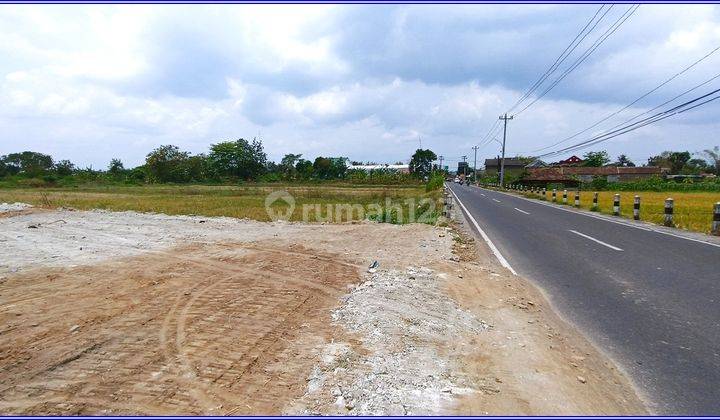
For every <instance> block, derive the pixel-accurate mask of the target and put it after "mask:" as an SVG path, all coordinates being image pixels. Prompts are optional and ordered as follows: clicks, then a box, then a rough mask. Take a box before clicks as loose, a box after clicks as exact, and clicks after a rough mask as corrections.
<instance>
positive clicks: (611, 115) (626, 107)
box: [533, 46, 720, 152]
mask: <svg viewBox="0 0 720 420" xmlns="http://www.w3.org/2000/svg"><path fill="white" fill-rule="evenodd" d="M718 50H720V46H718V47H717V48H715V49H714V50H712V51H710V52H709V53H707V54H705V55H704V56H703V57H701V58H700V59H698V60H696V61H695V62H694V63H692V64H690V65H689V66H687V67H685V68H684V69H683V70H681V71H679V72H678V73H675V74H674V75H673V76H671V77H670V78H669V79H667V80H665V81H664V82H662V83H660V84H659V85H657V86H656V87H654V88H652V89H650V90H649V91H647V92H646V93H644V94H643V95H641V96H640V97H638V98H637V99H635V100H634V101H632V102H630V103H629V104H627V105H625V106H624V107H622V108H620V109H618V110H617V111H615V112H613V113H611V114H608V115H607V116H605V117H604V118H602V119H600V120H599V121H597V122H595V123H594V124H593V125H591V126H589V127H587V128H585V129H583V130H581V131H578V132H577V133H575V134H573V135H572V136H570V137H566V138H564V139H562V140H560V141H558V142H556V143H553V144H551V145H549V146H545V147H541V148H540V149H535V150H533V152H538V151H541V150H546V149H549V148H551V147H554V146H557V145H559V144H562V143H565V142H566V141H568V140H572V139H574V138H575V137H577V136H579V135H580V134H583V133H586V132H587V131H589V130H591V129H593V128H595V127H597V126H598V125H600V124H602V123H603V122H605V121H607V120H609V119H610V118H612V117H614V116H615V115H617V114H619V113H621V112H623V111H625V110H626V109H628V108H630V107H631V106H633V105H635V104H636V103H638V102H640V101H641V100H643V99H645V98H646V97H648V96H649V95H651V94H652V93H654V92H656V91H657V90H658V89H660V88H662V87H663V86H665V85H667V84H668V83H670V82H671V81H673V80H674V79H676V78H677V77H679V76H681V75H683V74H684V73H686V72H688V71H689V70H691V69H692V68H693V67H695V66H696V65H698V64H700V63H701V62H702V61H704V60H705V59H707V58H708V57H710V56H711V55H713V54H714V53H715V52H717V51H718ZM716 77H717V76H716ZM713 79H715V78H713ZM713 79H710V80H708V81H706V82H704V83H702V84H701V85H698V86H696V87H695V88H693V89H691V90H689V91H686V92H684V93H683V94H681V95H678V96H676V97H675V98H673V99H672V100H675V99H677V98H678V97H680V96H682V95H684V94H685V93H688V92H690V91H692V90H694V89H696V88H698V87H700V86H702V85H704V84H707V83H709V82H710V81H711V80H713ZM672 100H671V101H672ZM665 104H667V102H666V103H664V104H661V105H659V106H658V107H660V106H663V105H665ZM658 107H656V108H653V109H652V110H651V111H653V110H655V109H657V108H658ZM651 111H648V112H651ZM641 115H642V114H641ZM613 128H614V127H613Z"/></svg>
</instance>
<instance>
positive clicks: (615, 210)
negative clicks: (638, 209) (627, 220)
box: [613, 194, 620, 216]
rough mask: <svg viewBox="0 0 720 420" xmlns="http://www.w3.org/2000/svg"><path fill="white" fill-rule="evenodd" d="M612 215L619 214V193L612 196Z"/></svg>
mask: <svg viewBox="0 0 720 420" xmlns="http://www.w3.org/2000/svg"><path fill="white" fill-rule="evenodd" d="M613 215H614V216H620V194H615V197H614V198H613Z"/></svg>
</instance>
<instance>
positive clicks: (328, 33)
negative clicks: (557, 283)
mask: <svg viewBox="0 0 720 420" xmlns="http://www.w3.org/2000/svg"><path fill="white" fill-rule="evenodd" d="M598 7H599V6H598V5H526V6H519V5H500V6H499V5H467V6H457V5H447V6H431V5H415V6H402V5H400V6H398V5H327V6H325V5H289V6H287V5H286V6H274V5H207V6H198V5H154V6H145V5H113V6H109V5H92V6H86V5H46V6H43V5H27V6H17V5H0V155H2V154H7V153H11V152H17V151H22V150H35V151H41V152H45V153H49V154H51V155H53V156H54V157H55V158H56V159H70V160H72V161H74V162H76V163H77V164H79V165H81V166H88V165H92V166H93V167H95V168H101V167H105V166H107V163H108V161H109V160H110V158H113V157H117V158H120V159H121V160H123V161H124V162H125V164H126V166H134V165H137V164H141V163H142V162H143V160H144V157H145V155H146V154H147V153H148V152H149V151H150V150H152V149H153V148H155V147H157V146H159V145H162V144H175V145H178V146H180V147H181V148H183V149H185V150H188V151H191V152H193V153H201V152H205V151H207V149H208V146H209V145H210V144H211V143H215V142H218V141H222V140H231V139H237V138H239V137H244V138H252V137H259V138H261V139H262V141H263V143H264V144H265V147H266V151H267V152H268V155H269V157H270V158H271V159H273V160H279V159H280V158H281V157H282V156H283V155H284V154H285V153H303V154H304V156H305V157H308V158H314V157H315V156H318V155H324V156H347V157H349V158H351V159H353V160H364V161H367V160H369V161H377V162H394V161H398V160H407V159H408V158H409V156H410V155H411V154H412V152H413V151H414V150H415V149H416V148H418V146H419V144H420V141H421V142H422V146H423V147H424V148H431V149H432V150H434V151H435V152H436V153H437V154H439V155H444V156H445V157H446V163H451V164H453V165H454V164H455V163H454V161H456V160H457V159H458V158H459V156H462V155H468V156H470V157H472V149H471V147H472V146H473V145H475V144H478V143H479V142H480V141H481V140H482V139H483V137H485V135H486V134H487V133H488V130H490V129H491V127H492V126H493V124H494V123H495V121H496V120H497V118H498V115H500V114H501V113H502V112H504V111H507V110H508V108H510V107H511V106H512V105H513V103H514V102H515V101H516V100H517V99H518V98H519V97H520V96H521V95H522V94H523V93H524V92H525V91H526V90H527V89H528V87H530V85H531V84H532V83H533V82H534V81H535V80H536V79H537V78H538V77H540V76H541V75H542V73H543V72H544V71H545V70H546V69H547V68H548V67H549V66H550V65H552V63H553V62H554V61H555V59H556V58H557V57H558V55H559V54H560V53H561V52H562V51H563V50H564V49H565V47H566V46H567V45H568V44H569V43H570V41H571V40H572V39H573V38H574V37H575V36H576V35H577V33H578V32H579V31H580V29H581V28H582V27H583V26H584V25H585V24H586V23H587V21H588V20H589V19H590V18H591V17H592V16H593V15H594V14H595V12H596V11H597V10H598ZM629 7H630V5H616V6H614V7H613V8H612V9H611V10H610V11H609V12H608V13H607V15H606V16H605V18H604V20H603V21H601V22H600V23H599V24H598V25H597V27H596V28H595V30H594V32H592V33H591V34H590V35H588V37H587V38H586V39H585V40H584V41H583V43H582V44H581V45H580V46H579V47H578V48H577V50H576V51H575V52H574V55H572V56H571V57H570V58H569V59H568V60H567V61H566V62H565V63H564V64H563V66H561V67H560V68H559V71H558V72H557V73H556V74H557V75H559V74H561V72H562V71H563V70H564V68H565V67H566V65H568V64H570V63H571V62H572V60H574V58H575V56H577V55H579V54H580V53H582V51H584V50H585V49H586V48H587V47H588V46H590V45H591V44H592V43H593V42H594V41H595V40H596V39H597V38H598V37H599V36H600V35H601V34H602V33H603V32H604V31H605V29H606V28H607V27H609V26H610V25H611V24H612V23H613V22H614V21H615V20H616V19H617V18H619V17H620V16H621V15H622V14H623V13H624V12H626V10H628V8H629ZM605 10H607V9H605ZM718 46H720V7H718V6H713V5H643V6H641V7H640V8H639V9H638V10H637V12H636V13H635V14H633V15H632V16H631V17H630V18H629V19H628V20H627V21H626V22H625V24H624V25H622V26H621V27H620V28H619V29H618V30H617V31H616V32H615V33H613V34H612V36H610V37H609V38H608V39H607V40H606V41H605V42H604V43H603V44H602V45H600V47H598V48H597V49H596V50H595V51H594V53H593V54H592V55H591V56H590V57H589V58H588V59H587V60H586V61H584V62H583V63H582V64H581V65H580V66H579V67H577V69H576V70H575V71H573V72H572V73H570V74H569V75H568V76H567V77H566V78H565V79H564V80H563V81H562V82H561V83H559V84H558V85H557V87H556V88H554V89H553V90H551V91H550V92H549V93H548V94H547V95H545V96H544V97H543V98H542V99H541V100H539V101H538V102H537V103H535V104H534V105H533V106H532V107H530V108H528V109H527V110H525V111H524V112H522V113H521V114H520V115H517V116H516V117H515V119H514V120H512V121H511V122H510V123H509V126H508V128H509V129H508V152H509V153H511V154H513V153H523V154H531V152H532V151H533V150H537V149H539V148H541V147H544V146H547V145H549V144H552V143H555V142H557V141H559V140H562V139H564V138H566V137H568V136H570V135H572V134H574V133H576V132H577V131H579V130H582V129H584V128H586V127H588V126H589V125H591V124H593V123H594V122H596V121H597V120H599V119H601V118H603V117H604V116H606V115H607V114H609V113H612V112H614V111H616V110H618V109H619V108H621V107H623V106H624V105H626V104H628V103H630V102H632V101H633V100H635V99H636V98H637V97H639V96H640V95H642V94H644V93H645V92H647V91H648V90H650V89H652V88H654V87H655V86H657V85H658V84H660V83H662V82H663V81H664V80H666V79H668V78H669V77H671V76H672V75H673V74H676V73H677V72H679V71H681V70H682V69H683V68H685V67H686V66H688V65H689V64H691V63H692V62H694V61H696V60H697V59H699V58H701V57H703V56H704V55H706V54H707V53H708V52H710V51H711V50H713V49H714V48H716V47H718ZM718 72H720V52H717V53H716V54H714V55H712V56H710V57H709V58H707V59H706V60H705V61H703V62H702V63H700V64H698V65H697V66H696V67H695V68H693V69H692V70H691V71H689V72H687V73H686V74H683V75H682V76H680V77H678V78H676V79H675V80H673V81H672V82H671V83H668V84H667V85H666V86H664V87H663V88H662V89H660V90H658V91H657V92H655V93H653V94H652V95H649V96H648V97H647V98H645V99H643V100H642V101H640V102H638V103H637V104H635V105H634V106H633V107H631V108H630V109H628V110H626V111H624V112H622V113H620V114H618V115H617V116H615V117H613V118H611V119H609V120H608V121H606V122H605V123H603V124H601V125H599V126H597V127H596V128H594V129H592V130H589V131H588V132H587V133H584V134H583V135H581V136H579V137H577V138H575V139H573V141H580V140H584V139H585V138H587V137H588V136H590V135H592V134H593V133H597V132H601V131H603V130H604V129H607V128H609V127H612V126H614V125H616V124H618V123H621V122H622V121H624V120H627V119H628V118H631V117H633V116H634V115H637V114H639V113H642V112H644V111H647V110H648V109H651V108H653V107H655V106H656V105H659V104H660V103H662V102H664V101H666V100H668V99H670V98H672V97H673V96H675V95H678V94H679V93H682V92H683V91H685V90H686V89H689V88H690V87H693V86H695V85H697V84H699V83H701V82H703V81H705V80H707V79H709V78H711V77H713V76H715V75H716V73H718ZM554 78H555V77H554V76H553V77H551V78H550V79H551V80H549V81H548V83H549V82H550V81H552V80H554ZM718 87H720V78H719V79H715V80H714V81H713V82H711V83H709V84H707V85H705V86H703V87H702V88H699V89H698V90H696V91H694V92H692V93H691V94H688V95H686V96H685V97H683V98H684V99H691V98H692V97H693V96H699V95H701V94H704V93H706V92H709V91H711V90H714V89H717V88H718ZM718 102H720V101H716V102H714V103H712V104H709V105H707V106H705V107H703V108H698V109H697V110H695V111H693V112H689V113H685V114H682V115H678V116H677V117H676V118H671V119H668V120H665V121H663V122H660V123H657V124H655V125H652V126H648V127H645V128H642V129H639V130H637V131H634V132H632V133H629V134H627V135H624V136H621V137H618V138H616V139H613V140H612V141H609V142H607V143H603V144H602V145H599V146H596V147H595V148H594V149H595V150H597V149H607V150H608V151H609V152H610V153H611V155H613V156H616V155H617V154H619V153H626V154H627V155H629V156H630V157H631V158H633V159H635V160H637V161H640V162H643V161H645V159H646V158H647V156H648V155H650V154H654V153H658V152H661V151H662V150H666V149H683V150H689V151H691V152H695V151H700V150H702V149H705V148H708V147H711V146H714V145H718V144H720V135H719V134H720V120H719V118H718V116H719V115H720V114H719V111H720V104H718ZM516 111H517V110H516ZM496 137H498V138H501V134H499V135H497V136H496ZM564 144H572V141H570V142H567V143H564ZM498 149H499V146H498V144H497V143H496V142H494V141H492V140H491V141H490V142H489V143H488V144H484V145H482V148H481V149H480V150H479V152H478V160H480V159H484V158H486V157H492V156H494V155H495V154H497V153H498ZM547 150H553V149H552V148H551V149H547ZM584 152H585V151H582V152H580V153H584ZM550 159H551V160H552V158H550Z"/></svg>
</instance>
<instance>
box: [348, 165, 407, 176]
mask: <svg viewBox="0 0 720 420" xmlns="http://www.w3.org/2000/svg"><path fill="white" fill-rule="evenodd" d="M347 168H348V170H352V169H357V170H361V171H365V172H371V171H393V172H400V173H403V174H409V173H410V165H390V164H388V163H382V164H372V165H353V164H352V163H351V164H349V165H347Z"/></svg>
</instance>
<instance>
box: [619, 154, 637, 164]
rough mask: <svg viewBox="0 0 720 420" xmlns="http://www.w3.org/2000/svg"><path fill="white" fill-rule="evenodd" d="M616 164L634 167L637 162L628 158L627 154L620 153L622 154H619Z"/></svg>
mask: <svg viewBox="0 0 720 420" xmlns="http://www.w3.org/2000/svg"><path fill="white" fill-rule="evenodd" d="M614 165H615V166H626V167H633V166H635V164H634V163H633V161H631V160H630V158H628V157H627V156H625V155H620V156H618V158H617V162H615V163H614Z"/></svg>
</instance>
